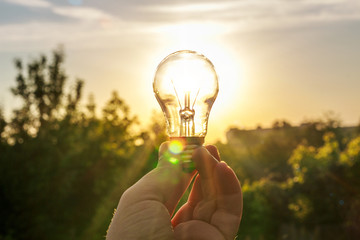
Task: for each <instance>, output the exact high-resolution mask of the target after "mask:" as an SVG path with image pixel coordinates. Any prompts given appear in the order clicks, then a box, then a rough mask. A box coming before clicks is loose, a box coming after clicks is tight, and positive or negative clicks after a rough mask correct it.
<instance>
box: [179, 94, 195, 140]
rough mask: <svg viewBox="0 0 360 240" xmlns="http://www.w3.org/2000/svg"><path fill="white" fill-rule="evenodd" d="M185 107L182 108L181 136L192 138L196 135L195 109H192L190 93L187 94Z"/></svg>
mask: <svg viewBox="0 0 360 240" xmlns="http://www.w3.org/2000/svg"><path fill="white" fill-rule="evenodd" d="M184 100H185V101H184V102H185V107H184V108H181V106H180V112H179V113H180V118H181V128H180V136H182V137H191V136H194V134H195V124H194V115H195V111H194V109H190V92H186V93H185V99H184Z"/></svg>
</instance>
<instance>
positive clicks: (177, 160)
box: [169, 157, 179, 164]
mask: <svg viewBox="0 0 360 240" xmlns="http://www.w3.org/2000/svg"><path fill="white" fill-rule="evenodd" d="M169 162H170V163H172V164H178V163H179V159H177V158H174V157H171V158H169Z"/></svg>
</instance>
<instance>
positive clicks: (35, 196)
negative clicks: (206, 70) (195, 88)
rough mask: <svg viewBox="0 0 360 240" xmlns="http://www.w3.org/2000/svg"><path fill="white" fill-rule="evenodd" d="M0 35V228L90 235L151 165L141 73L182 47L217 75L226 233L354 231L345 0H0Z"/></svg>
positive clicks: (358, 193)
mask: <svg viewBox="0 0 360 240" xmlns="http://www.w3.org/2000/svg"><path fill="white" fill-rule="evenodd" d="M0 36H1V37H0V73H1V74H0V84H1V88H0V215H1V218H0V239H7V240H15V239H101V238H104V236H105V234H106V229H107V226H108V225H109V223H110V220H111V217H112V213H113V211H114V209H115V208H116V205H117V203H118V200H119V198H120V196H121V194H122V192H123V191H124V190H125V189H126V188H128V187H129V186H130V185H131V184H133V183H134V182H136V181H137V180H138V179H139V178H140V177H141V176H143V175H144V174H145V173H146V172H148V171H150V170H151V169H152V168H154V167H155V166H156V162H157V153H158V152H157V151H158V147H159V145H160V144H161V142H163V141H165V140H166V139H167V135H166V132H165V125H164V121H163V116H162V113H161V112H160V107H159V106H158V103H157V102H156V99H155V97H154V95H153V91H152V81H153V77H154V74H155V71H156V67H157V65H158V64H159V62H160V61H161V60H162V59H163V58H164V57H165V56H167V55H168V54H170V53H172V52H174V51H177V50H181V49H191V50H195V51H198V52H200V53H203V54H204V55H205V56H207V57H208V58H209V59H210V60H211V61H212V62H213V64H214V65H215V68H216V70H217V73H218V76H219V85H220V92H219V95H218V98H217V100H216V101H215V104H214V106H213V110H212V112H211V115H210V120H209V129H208V135H207V138H206V142H207V143H209V144H210V143H211V144H215V145H216V146H217V147H218V148H219V150H220V153H221V156H222V159H223V160H224V161H226V162H227V163H228V164H229V165H230V166H231V167H232V168H233V169H234V171H235V172H236V174H237V176H238V177H239V179H240V181H241V183H242V187H243V191H244V214H243V220H242V223H241V226H240V228H239V233H238V238H239V239H245V240H257V239H259V240H260V239H261V240H263V239H270V240H271V239H299V240H300V239H359V238H360V227H359V226H360V187H359V186H360V178H359V175H360V125H359V119H360V112H359V107H358V106H357V103H359V102H360V94H359V89H360V70H359V64H358V63H359V62H360V47H359V44H358V43H359V42H360V2H359V1H356V0H299V1H290V0H271V1H260V0H253V1H249V0H238V1H234V0H232V1H230V0H229V1H228V0H222V1H220V0H195V1H194V0H193V1H188V0H181V1H171V2H169V1H164V0H152V1H145V0H133V1H119V0H117V1H115V0H108V1H95V0H52V1H50V0H0ZM185 198H186V196H184V199H185ZM184 199H183V200H182V201H184Z"/></svg>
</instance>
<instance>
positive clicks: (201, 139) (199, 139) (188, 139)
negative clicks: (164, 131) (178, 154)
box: [170, 137, 205, 146]
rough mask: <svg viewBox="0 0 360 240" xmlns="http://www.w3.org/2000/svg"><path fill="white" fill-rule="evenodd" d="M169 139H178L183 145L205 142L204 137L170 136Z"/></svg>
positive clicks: (200, 144)
mask: <svg viewBox="0 0 360 240" xmlns="http://www.w3.org/2000/svg"><path fill="white" fill-rule="evenodd" d="M170 141H179V142H181V143H182V144H184V145H197V146H202V145H203V144H204V142H205V137H170Z"/></svg>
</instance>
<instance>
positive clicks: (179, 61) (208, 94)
mask: <svg viewBox="0 0 360 240" xmlns="http://www.w3.org/2000/svg"><path fill="white" fill-rule="evenodd" d="M153 88H154V93H155V96H156V99H157V100H158V102H159V104H160V106H161V109H162V111H163V112H164V115H165V118H166V121H167V131H168V134H169V136H170V138H178V137H185V138H200V139H204V137H205V135H206V133H207V127H208V118H209V114H210V110H211V107H212V105H213V103H214V101H215V99H216V97H217V94H218V91H219V84H218V78H217V74H216V72H215V69H214V65H213V64H212V63H211V62H210V60H209V59H207V58H206V57H205V56H204V55H202V54H199V53H197V52H194V51H189V50H183V51H177V52H174V53H172V54H170V55H169V56H167V57H166V58H164V59H163V60H162V61H161V63H160V64H159V66H158V67H157V70H156V73H155V78H154V83H153Z"/></svg>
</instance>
